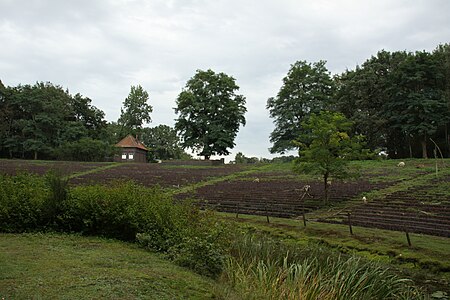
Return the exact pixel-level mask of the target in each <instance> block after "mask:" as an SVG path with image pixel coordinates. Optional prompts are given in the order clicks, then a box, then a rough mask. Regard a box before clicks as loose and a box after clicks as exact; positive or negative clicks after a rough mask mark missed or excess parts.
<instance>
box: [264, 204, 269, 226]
mask: <svg viewBox="0 0 450 300" xmlns="http://www.w3.org/2000/svg"><path fill="white" fill-rule="evenodd" d="M265 209H266V219H267V223H270V220H269V211H268V209H267V203H266V204H265Z"/></svg>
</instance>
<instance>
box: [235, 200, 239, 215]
mask: <svg viewBox="0 0 450 300" xmlns="http://www.w3.org/2000/svg"><path fill="white" fill-rule="evenodd" d="M236 219H239V202H238V203H236Z"/></svg>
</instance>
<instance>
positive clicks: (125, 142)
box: [116, 134, 148, 151]
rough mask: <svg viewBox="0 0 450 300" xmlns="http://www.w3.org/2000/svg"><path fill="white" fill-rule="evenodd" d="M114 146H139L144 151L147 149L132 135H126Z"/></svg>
mask: <svg viewBox="0 0 450 300" xmlns="http://www.w3.org/2000/svg"><path fill="white" fill-rule="evenodd" d="M116 147H122V148H139V149H142V150H145V151H148V149H147V148H146V147H145V146H144V144H142V143H141V142H140V141H138V140H137V139H136V138H134V137H133V136H132V135H130V134H129V135H127V136H126V137H125V138H123V139H122V140H121V141H120V142H118V143H117V144H116Z"/></svg>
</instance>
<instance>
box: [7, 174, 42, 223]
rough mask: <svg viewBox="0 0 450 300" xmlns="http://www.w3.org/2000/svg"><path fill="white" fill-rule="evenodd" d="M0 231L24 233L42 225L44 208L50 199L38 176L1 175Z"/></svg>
mask: <svg viewBox="0 0 450 300" xmlns="http://www.w3.org/2000/svg"><path fill="white" fill-rule="evenodd" d="M0 186H1V189H0V230H1V231H3V232H24V231H32V230H37V229H39V228H40V226H41V225H42V216H41V212H42V206H43V203H45V201H46V199H47V198H48V197H49V191H48V189H47V187H46V186H45V182H44V181H43V180H42V179H41V178H39V177H38V176H36V175H30V174H25V173H24V174H19V175H17V176H9V175H0Z"/></svg>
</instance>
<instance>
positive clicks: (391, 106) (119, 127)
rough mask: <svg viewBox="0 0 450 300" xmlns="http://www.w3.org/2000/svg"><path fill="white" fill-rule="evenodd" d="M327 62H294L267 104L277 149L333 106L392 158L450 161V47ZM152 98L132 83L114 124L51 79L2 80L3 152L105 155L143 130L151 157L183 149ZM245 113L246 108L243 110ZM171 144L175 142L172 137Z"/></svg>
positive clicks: (45, 155)
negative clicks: (156, 120) (159, 119)
mask: <svg viewBox="0 0 450 300" xmlns="http://www.w3.org/2000/svg"><path fill="white" fill-rule="evenodd" d="M325 65H326V63H325V62H324V61H320V62H316V63H308V62H306V61H298V62H296V63H295V64H293V65H292V66H291V69H290V70H289V72H288V74H287V76H286V77H285V78H284V79H283V85H282V87H281V88H280V91H279V93H278V94H277V95H276V96H275V97H271V98H269V100H268V101H267V109H268V110H269V112H270V115H271V117H272V118H274V123H275V130H274V131H273V132H272V134H271V136H270V140H271V142H272V144H273V146H272V148H271V149H270V150H271V152H272V153H284V152H285V151H287V150H292V149H295V143H293V141H295V140H296V139H297V138H298V137H299V136H300V135H301V134H302V131H303V128H302V122H304V121H306V120H307V119H308V118H309V116H310V115H311V114H312V113H319V112H320V111H322V110H331V111H337V112H341V113H343V114H344V115H345V116H346V117H347V118H348V119H350V120H351V121H352V122H353V128H352V134H354V135H363V136H365V140H366V145H367V147H368V148H370V149H371V150H373V151H384V152H386V153H387V154H388V155H389V157H393V158H404V157H424V158H425V157H433V156H434V155H438V156H441V155H442V156H444V157H450V133H449V127H450V45H449V44H445V45H439V46H438V47H437V48H436V49H435V50H434V51H432V52H427V51H419V52H406V51H396V52H389V51H385V50H382V51H379V52H378V53H377V54H376V55H374V56H372V57H371V58H369V59H368V60H367V61H365V62H364V63H363V64H362V65H360V66H357V67H356V68H355V69H354V70H346V71H345V72H343V73H342V74H338V75H335V76H331V74H330V73H329V72H328V70H327V69H326V66H325ZM147 101H148V94H147V92H146V91H144V90H143V89H142V88H141V87H140V86H137V87H132V88H131V92H130V95H129V96H128V97H127V98H126V99H125V101H124V103H123V107H122V110H121V117H120V118H119V119H118V121H117V122H107V121H106V120H105V114H104V112H103V111H102V110H101V109H99V108H97V107H95V106H94V105H93V104H92V100H91V99H89V98H87V97H84V96H82V95H80V94H75V95H71V94H70V93H69V91H68V90H65V89H63V88H62V87H60V86H58V85H54V84H52V83H43V82H37V83H36V84H34V85H29V84H27V85H18V86H15V87H9V86H4V85H3V84H2V83H1V81H0V157H3V158H30V159H64V160H98V161H101V160H107V159H110V158H111V157H112V156H113V155H114V147H113V145H114V143H116V142H117V141H118V140H119V139H120V138H122V137H124V136H125V135H126V134H128V133H133V134H137V133H139V135H140V137H141V139H142V140H143V141H144V142H145V143H146V144H147V145H149V146H150V148H151V151H150V155H149V158H150V159H156V158H162V159H168V158H179V157H181V156H183V155H184V151H183V150H182V148H181V146H180V139H179V138H178V137H177V134H176V131H175V129H173V128H171V127H169V126H166V125H160V126H156V127H154V128H149V127H147V128H144V127H143V123H145V122H149V121H150V120H151V118H150V113H151V112H152V107H151V106H150V105H149V104H148V103H147ZM244 110H245V108H244ZM168 141H170V143H168Z"/></svg>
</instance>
